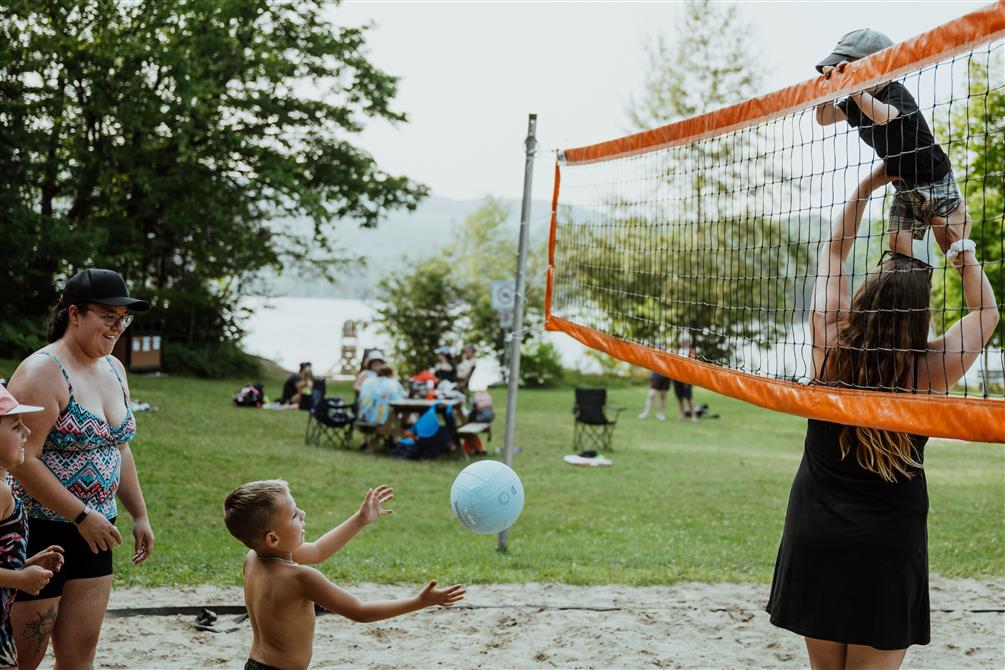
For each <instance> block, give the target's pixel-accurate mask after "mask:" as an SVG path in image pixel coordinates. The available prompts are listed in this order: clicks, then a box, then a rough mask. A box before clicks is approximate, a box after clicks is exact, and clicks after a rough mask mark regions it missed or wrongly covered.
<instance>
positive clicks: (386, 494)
mask: <svg viewBox="0 0 1005 670" xmlns="http://www.w3.org/2000/svg"><path fill="white" fill-rule="evenodd" d="M393 497H394V489H392V488H391V487H389V486H384V485H382V486H378V487H377V488H375V489H370V490H369V491H367V493H366V496H365V497H364V498H363V503H362V504H361V505H360V507H359V510H357V511H356V513H355V514H353V515H352V516H351V517H349V518H348V519H346V520H345V521H343V522H342V523H341V524H340V525H339V526H338V527H337V528H334V529H332V530H329V531H328V532H327V533H325V534H324V535H322V536H321V537H320V538H319V539H318V540H317V541H316V542H304V519H305V517H306V514H305V513H304V511H303V510H302V509H299V508H298V507H297V503H296V501H295V500H294V499H293V496H292V495H291V494H290V489H289V485H288V484H287V483H286V482H284V481H282V480H267V481H257V482H250V483H248V484H243V485H241V486H239V487H237V488H236V489H234V490H233V491H231V492H230V494H229V495H228V496H227V499H226V501H225V502H224V504H223V509H224V522H225V523H226V525H227V530H229V531H230V534H231V535H233V536H234V537H236V538H237V539H238V540H240V541H241V542H243V543H244V544H245V545H247V547H248V548H249V549H250V551H248V554H247V556H246V557H245V559H244V601H245V605H246V606H247V608H248V617H249V618H250V619H251V628H252V632H253V638H252V643H251V653H250V656H249V658H248V661H247V663H245V665H244V667H245V670H277V669H278V668H283V669H284V670H293V669H294V668H297V669H300V668H306V667H307V666H308V665H309V664H310V662H311V656H312V655H313V652H314V649H313V647H314V623H315V617H314V605H315V603H316V604H317V605H320V606H321V607H323V608H324V609H326V610H328V611H329V612H334V613H335V614H341V615H342V616H344V617H346V618H348V619H351V620H353V621H359V622H371V621H381V620H383V619H390V618H391V617H396V616H400V615H402V614H407V613H408V612H415V611H417V610H420V609H423V608H425V607H433V606H435V605H441V606H443V607H450V606H451V605H453V604H455V603H457V602H458V601H460V600H461V599H462V598H463V597H464V589H463V588H462V587H461V586H460V585H459V584H455V585H453V586H450V587H448V588H445V589H437V588H436V580H433V581H430V582H429V583H428V584H426V586H425V587H424V588H423V589H422V590H421V591H420V592H419V594H418V595H416V596H414V597H412V598H401V599H398V600H389V601H381V602H362V601H360V600H359V599H358V598H356V597H355V596H354V595H352V594H351V593H349V592H348V591H344V590H343V589H341V588H339V587H338V586H336V585H335V584H332V583H331V582H330V581H328V579H327V578H326V577H325V576H324V575H323V574H322V573H321V572H320V571H318V570H315V569H314V568H310V567H307V566H308V565H309V564H316V563H321V562H323V561H326V560H328V558H330V557H331V556H332V554H334V553H335V552H336V551H338V550H339V549H341V548H342V547H343V546H344V545H345V544H346V542H348V541H349V540H351V539H352V538H353V537H354V536H355V535H356V533H358V532H359V531H361V530H362V529H363V528H365V527H366V526H367V525H369V524H371V523H373V522H374V521H376V520H377V519H379V518H380V517H382V516H385V515H388V514H391V510H388V509H384V504H385V503H387V502H390V501H391V499H392V498H393Z"/></svg>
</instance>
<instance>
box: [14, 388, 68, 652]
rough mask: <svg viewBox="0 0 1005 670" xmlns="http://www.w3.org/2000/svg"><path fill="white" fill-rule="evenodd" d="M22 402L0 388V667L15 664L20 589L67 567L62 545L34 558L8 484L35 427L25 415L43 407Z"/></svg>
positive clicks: (38, 585)
mask: <svg viewBox="0 0 1005 670" xmlns="http://www.w3.org/2000/svg"><path fill="white" fill-rule="evenodd" d="M43 410H44V408H43V407H36V406H32V405H22V404H21V403H19V402H18V401H17V398H15V397H14V396H13V395H12V394H11V392H10V391H8V390H7V389H5V388H4V387H3V386H0V519H2V520H0V667H2V668H16V667H17V666H18V664H17V647H16V646H15V644H14V630H13V628H12V626H11V620H10V611H11V605H13V604H14V596H15V594H16V593H17V591H18V589H20V590H21V591H24V592H25V593H31V594H32V595H38V592H39V591H41V590H42V588H43V587H44V586H45V585H46V584H48V583H49V580H50V579H52V574H53V573H54V572H58V571H59V569H60V568H62V567H63V548H62V547H59V546H56V545H51V546H49V547H46V548H45V549H43V550H42V551H40V552H38V553H37V554H35V555H34V556H32V557H31V558H27V554H28V517H27V515H26V514H25V511H24V507H23V506H22V505H21V501H20V500H19V499H18V498H17V496H15V495H14V493H13V492H12V491H11V490H10V486H9V485H8V484H7V471H8V470H9V469H10V468H12V467H15V466H17V465H20V464H21V463H22V462H24V445H25V443H27V442H28V436H29V435H31V431H30V430H28V427H27V426H25V425H24V422H23V421H21V415H22V414H33V413H35V412H41V411H43Z"/></svg>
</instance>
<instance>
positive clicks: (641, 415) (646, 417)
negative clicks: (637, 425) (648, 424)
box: [639, 412, 649, 420]
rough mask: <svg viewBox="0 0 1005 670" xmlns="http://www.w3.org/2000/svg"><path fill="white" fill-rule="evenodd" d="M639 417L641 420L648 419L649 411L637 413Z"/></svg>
mask: <svg viewBox="0 0 1005 670" xmlns="http://www.w3.org/2000/svg"><path fill="white" fill-rule="evenodd" d="M639 418H640V419H643V420H645V419H648V418H649V412H642V414H639Z"/></svg>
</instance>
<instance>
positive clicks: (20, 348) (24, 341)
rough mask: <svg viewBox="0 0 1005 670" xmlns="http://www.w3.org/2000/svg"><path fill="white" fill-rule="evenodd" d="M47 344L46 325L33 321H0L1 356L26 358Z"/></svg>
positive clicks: (23, 319)
mask: <svg viewBox="0 0 1005 670" xmlns="http://www.w3.org/2000/svg"><path fill="white" fill-rule="evenodd" d="M45 344H46V342H45V325H44V324H41V323H38V322H36V321H35V320H33V319H27V318H20V319H14V320H11V321H8V320H3V319H0V356H3V357H4V358H18V359H20V358H24V357H25V356H27V355H28V354H30V353H32V352H34V351H38V350H39V349H41V348H42V347H44V346H45Z"/></svg>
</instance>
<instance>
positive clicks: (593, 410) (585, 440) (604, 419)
mask: <svg viewBox="0 0 1005 670" xmlns="http://www.w3.org/2000/svg"><path fill="white" fill-rule="evenodd" d="M624 409H625V408H624V407H613V406H611V407H609V406H608V405H607V389H576V404H575V405H573V406H572V413H573V415H574V416H575V423H574V424H573V428H572V447H573V449H575V450H576V452H577V453H580V452H582V451H585V450H588V449H595V450H598V451H600V450H607V451H610V450H613V449H614V447H613V446H612V445H611V437H612V436H613V434H614V427H615V426H616V425H617V423H618V414H620V413H621V412H623V411H624ZM607 411H612V412H614V418H613V419H610V418H608V416H607Z"/></svg>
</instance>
